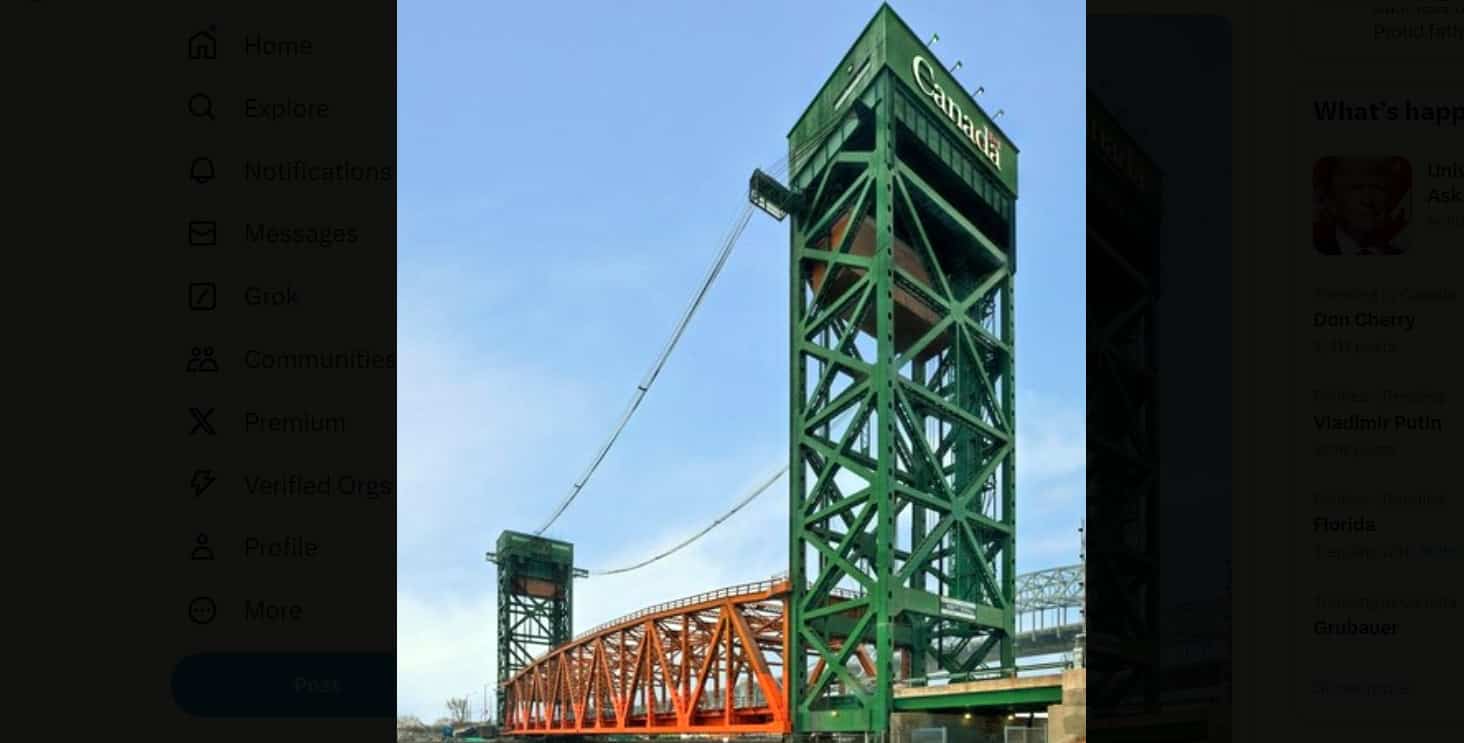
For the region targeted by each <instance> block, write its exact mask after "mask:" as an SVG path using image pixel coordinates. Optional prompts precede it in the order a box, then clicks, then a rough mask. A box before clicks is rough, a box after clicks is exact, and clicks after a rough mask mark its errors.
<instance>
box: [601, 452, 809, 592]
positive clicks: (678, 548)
mask: <svg viewBox="0 0 1464 743" xmlns="http://www.w3.org/2000/svg"><path fill="white" fill-rule="evenodd" d="M787 472H788V465H786V464H785V465H782V466H781V467H779V468H778V471H777V472H774V473H773V475H772V476H771V477H769V478H768V479H767V480H764V481H763V483H762V484H760V485H758V486H757V487H756V488H754V489H753V490H752V492H751V493H748V494H747V497H745V498H743V499H742V500H740V501H738V502H737V505H735V506H733V507H732V510H730V511H728V512H726V513H724V514H722V515H721V516H718V517H717V518H716V520H714V521H713V522H712V523H710V524H708V525H707V526H706V528H704V529H702V530H701V531H699V532H697V533H695V534H693V535H691V536H690V537H688V538H687V539H685V540H684V541H682V542H681V543H680V544H678V545H676V546H675V547H672V548H671V549H668V550H666V551H665V552H662V553H660V554H657V555H654V556H652V557H648V558H646V559H644V560H641V561H640V562H638V563H636V564H634V565H627V566H625V567H623V568H615V569H614V570H591V571H590V575H617V574H619V573H629V572H630V571H632V570H639V569H641V568H643V567H645V566H647V565H650V564H651V563H653V562H657V561H659V560H662V559H665V558H667V557H670V556H671V555H673V554H675V553H677V552H679V551H681V549H682V548H684V547H686V546H687V545H689V544H691V543H692V542H695V541H696V540H698V539H701V538H702V537H704V536H706V535H707V532H710V531H711V530H712V529H715V528H717V526H718V525H720V524H721V523H722V522H723V521H726V520H727V519H729V518H732V515H733V514H735V513H737V512H738V511H741V510H742V508H743V507H744V506H746V505H747V504H749V503H751V502H752V501H753V499H754V498H757V497H758V496H759V495H762V494H763V493H765V492H767V489H768V488H770V487H772V485H773V483H775V482H777V481H778V480H779V479H780V478H782V477H783V475H784V474H786V473H787Z"/></svg>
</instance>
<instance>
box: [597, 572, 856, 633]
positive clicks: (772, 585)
mask: <svg viewBox="0 0 1464 743" xmlns="http://www.w3.org/2000/svg"><path fill="white" fill-rule="evenodd" d="M779 586H782V587H783V590H785V591H786V590H787V586H788V577H787V574H783V573H780V574H778V575H775V576H773V577H772V578H770V579H768V580H760V581H756V582H753V583H741V584H738V585H735V586H727V587H726V588H718V589H717V590H715V591H707V592H706V593H699V594H696V595H695V596H687V597H685V598H679V599H676V600H674V601H666V602H663V603H660V604H656V605H655V606H647V607H646V608H644V609H640V610H638V611H635V612H632V613H630V614H626V615H625V616H623V617H616V618H615V619H612V620H610V621H608V622H601V623H600V624H597V625H595V626H594V627H592V628H590V629H587V630H585V631H583V632H580V633H579V634H577V635H575V636H574V639H573V640H571V642H579V641H580V640H583V639H585V638H586V637H590V636H592V635H596V634H599V633H600V632H603V631H605V630H607V629H610V628H611V627H615V626H618V625H621V624H626V623H628V622H633V621H635V620H637V619H640V618H642V617H646V616H650V615H652V614H660V613H661V612H663V611H669V610H671V609H680V608H681V607H684V606H692V605H695V604H703V603H706V602H708V601H715V600H716V599H724V598H731V597H735V596H747V595H750V594H755V593H777V592H778V591H777V590H776V589H777V588H778V587H779ZM830 593H832V594H833V595H835V596H838V597H840V598H846V599H856V598H859V597H861V596H862V595H863V594H861V593H859V592H857V591H851V590H849V589H847V588H834V589H833V590H831V591H830Z"/></svg>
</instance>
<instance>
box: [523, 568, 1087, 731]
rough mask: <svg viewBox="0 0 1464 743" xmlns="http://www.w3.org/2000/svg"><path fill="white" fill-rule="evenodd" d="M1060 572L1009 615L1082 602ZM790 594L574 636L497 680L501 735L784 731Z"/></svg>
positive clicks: (952, 691)
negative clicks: (500, 685)
mask: <svg viewBox="0 0 1464 743" xmlns="http://www.w3.org/2000/svg"><path fill="white" fill-rule="evenodd" d="M1048 573H1051V574H1052V575H1046V574H1048ZM1069 573H1073V569H1072V568H1058V569H1054V570H1052V571H1043V572H1042V574H1032V576H1031V577H1030V578H1029V580H1027V581H1026V582H1025V585H1024V586H1023V587H1024V588H1026V589H1027V591H1026V593H1025V594H1024V593H1022V592H1019V593H1018V611H1022V610H1023V608H1024V606H1023V598H1024V597H1025V598H1026V599H1027V602H1026V606H1028V607H1031V610H1032V611H1033V612H1043V611H1047V612H1051V611H1052V610H1054V609H1061V608H1062V607H1064V606H1066V605H1071V604H1072V603H1073V602H1074V601H1075V600H1076V601H1081V595H1080V594H1079V595H1078V596H1077V597H1076V598H1075V597H1074V596H1073V595H1072V592H1071V586H1072V585H1073V584H1074V582H1075V581H1073V580H1072V579H1071V578H1070V576H1069V575H1068V574H1069ZM1022 577H1027V576H1022ZM1039 578H1040V580H1039ZM789 591H790V586H789V584H788V582H787V580H770V581H762V582H759V583H749V584H745V585H740V586H731V587H728V588H722V589H718V590H716V591H712V592H709V593H705V594H701V595H698V596H692V597H688V598H685V599H680V600H677V601H672V602H667V603H664V604H658V605H656V606H651V607H647V608H646V609H642V610H641V611H638V612H636V613H634V614H631V615H629V616H626V617H621V618H620V619H617V620H615V621H612V622H607V623H605V624H602V625H599V626H597V627H595V628H593V629H591V630H589V631H587V632H582V633H580V634H579V635H577V636H576V637H575V638H574V639H573V640H572V641H570V642H569V643H567V644H565V645H562V646H560V647H558V648H555V649H554V650H552V651H550V652H549V653H546V654H545V655H543V656H540V657H539V658H537V659H535V660H534V662H533V663H532V664H530V665H529V666H528V667H527V668H524V669H523V670H521V671H519V672H518V673H517V674H515V675H514V676H513V677H512V678H511V679H510V680H509V681H508V682H507V683H506V684H505V685H504V688H503V691H502V693H503V695H504V701H505V715H504V718H505V719H504V725H503V732H504V733H506V734H510V735H625V734H633V735H672V734H687V733H695V734H705V735H733V734H742V735H784V734H787V733H788V732H789V731H790V729H791V725H790V721H791V715H790V714H789V712H788V708H789V700H788V693H787V690H786V689H785V688H784V686H783V678H784V676H783V670H784V668H786V667H787V666H788V664H789V662H790V659H789V658H788V647H787V643H786V642H785V637H786V635H787V630H788V627H787V622H788V620H787V616H786V611H785V609H786V606H785V605H786V602H787V597H788V594H789ZM851 595H852V594H851ZM1040 618H1041V617H1039V619H1040ZM1061 619H1065V617H1060V618H1059V621H1061ZM1075 629H1077V626H1076V625H1068V624H1060V625H1058V626H1041V625H1037V626H1033V627H1030V628H1028V629H1027V631H1026V632H1020V633H1019V634H1018V636H1017V640H1018V641H1019V642H1023V643H1024V644H1026V643H1031V644H1032V646H1033V647H1037V648H1040V649H1041V650H1042V651H1048V652H1053V651H1059V652H1060V651H1061V650H1062V646H1061V644H1062V643H1066V642H1067V641H1068V638H1069V637H1071V636H1072V634H1073V631H1074V630H1075ZM1069 647H1070V646H1069ZM1022 651H1023V648H1022V647H1021V646H1019V647H1018V652H1019V654H1021V653H1022ZM864 653H865V649H864V648H862V647H861V648H856V649H855V650H854V655H853V658H852V659H851V660H857V661H858V662H859V665H860V666H862V667H863V669H864V670H865V674H863V675H861V674H859V673H858V672H857V671H855V672H854V676H855V677H858V678H860V680H861V682H863V683H872V679H869V680H865V678H864V677H865V676H867V675H868V674H870V673H873V671H872V670H869V669H870V668H871V665H870V663H869V661H868V658H867V657H866V656H865V654H864ZM824 670H825V669H824V668H823V666H822V664H818V665H816V666H814V667H813V668H812V670H811V671H809V673H811V674H813V675H815V676H816V675H817V674H820V673H822V672H824ZM893 691H894V697H895V709H896V710H897V711H898V710H909V711H914V710H940V709H953V710H963V709H973V708H987V709H991V708H1009V709H1014V708H1023V707H1025V708H1034V707H1040V706H1042V705H1045V704H1056V703H1057V702H1058V701H1060V700H1061V698H1062V676H1061V675H1051V676H1034V677H1008V678H999V679H987V680H978V681H965V682H960V683H951V684H946V685H943V686H916V687H899V686H897V688H896V689H894V690H893Z"/></svg>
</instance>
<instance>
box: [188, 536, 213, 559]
mask: <svg viewBox="0 0 1464 743" xmlns="http://www.w3.org/2000/svg"><path fill="white" fill-rule="evenodd" d="M197 541H198V546H197V547H194V548H193V556H192V559H194V560H212V559H214V555H213V548H212V547H209V546H208V535H207V534H199V535H198V540H197Z"/></svg>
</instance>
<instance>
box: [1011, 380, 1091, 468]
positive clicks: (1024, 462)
mask: <svg viewBox="0 0 1464 743" xmlns="http://www.w3.org/2000/svg"><path fill="white" fill-rule="evenodd" d="M1087 461H1088V452H1087V421H1086V420H1085V417H1084V414H1083V408H1082V407H1081V403H1079V404H1077V405H1073V404H1070V403H1065V402H1061V401H1058V400H1054V399H1052V398H1049V397H1046V396H1044V395H1041V394H1039V393H1036V392H1033V391H1031V390H1022V391H1020V392H1018V394H1017V477H1018V478H1019V481H1020V483H1021V484H1022V485H1028V484H1029V483H1037V482H1042V481H1046V480H1054V479H1058V478H1062V477H1070V476H1073V475H1079V476H1081V475H1082V473H1083V472H1084V470H1085V469H1086V468H1087Z"/></svg>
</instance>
